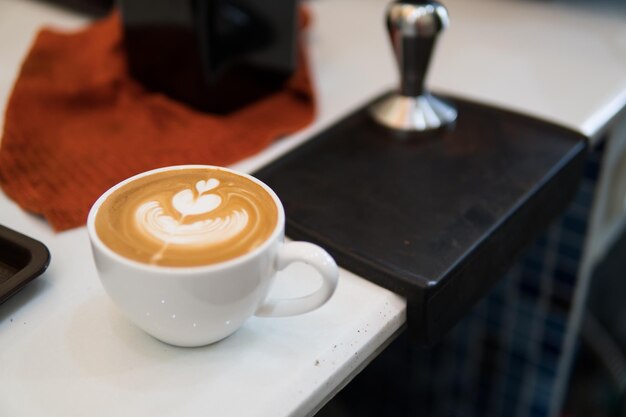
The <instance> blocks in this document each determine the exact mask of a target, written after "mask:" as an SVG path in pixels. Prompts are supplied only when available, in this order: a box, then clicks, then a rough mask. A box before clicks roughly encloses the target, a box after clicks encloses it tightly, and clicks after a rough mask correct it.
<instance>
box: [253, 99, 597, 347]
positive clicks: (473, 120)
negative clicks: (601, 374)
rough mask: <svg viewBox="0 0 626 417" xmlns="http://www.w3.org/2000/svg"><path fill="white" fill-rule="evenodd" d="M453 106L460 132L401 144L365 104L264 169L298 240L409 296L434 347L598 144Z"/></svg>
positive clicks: (543, 125)
mask: <svg viewBox="0 0 626 417" xmlns="http://www.w3.org/2000/svg"><path fill="white" fill-rule="evenodd" d="M448 99H449V100H451V101H452V102H454V104H455V105H456V107H457V109H458V112H459V116H458V119H457V121H456V125H455V126H454V127H453V128H452V129H449V130H446V131H440V132H439V133H437V134H434V135H430V136H428V137H417V138H406V137H405V138H402V137H397V136H396V135H395V133H394V132H393V131H391V130H387V129H385V128H383V127H380V126H378V125H377V124H376V123H375V122H374V121H373V120H372V119H371V117H370V115H369V114H368V111H367V108H366V107H363V108H361V109H359V110H357V111H356V112H354V113H352V114H351V115H349V116H348V117H346V118H344V119H343V120H341V121H339V122H338V123H336V124H334V125H333V126H331V127H330V128H328V129H327V130H325V131H323V132H321V133H320V134H318V135H317V136H315V137H314V138H312V139H311V140H310V141H309V142H307V143H305V144H304V145H303V146H301V147H299V148H297V149H295V150H294V151H292V152H290V153H288V154H287V155H285V156H283V157H282V158H280V159H278V160H276V161H275V162H273V163H272V164H270V165H268V166H266V167H264V168H263V169H261V170H260V171H258V172H256V173H255V175H256V176H257V177H258V178H260V179H261V180H263V181H265V182H266V183H268V184H269V185H270V186H271V187H272V188H273V189H274V190H275V191H276V193H277V194H278V195H279V197H280V198H281V200H282V201H283V203H284V206H285V211H286V214H287V230H286V232H287V235H288V236H289V237H291V238H293V239H298V240H308V241H312V242H315V243H317V244H319V245H321V246H323V247H324V248H326V249H327V250H328V251H329V252H330V253H331V254H332V255H333V256H334V257H335V259H336V260H337V262H338V263H339V265H340V266H342V267H344V268H346V269H348V270H351V271H353V272H355V273H356V274H358V275H360V276H362V277H364V278H366V279H368V280H370V281H372V282H375V283H377V284H379V285H381V286H383V287H385V288H388V289H390V290H392V291H394V292H397V293H398V294H401V295H403V296H405V297H406V299H407V302H408V307H407V313H408V315H407V321H408V328H409V331H410V332H411V334H412V336H413V338H414V339H416V340H417V341H418V342H419V343H421V344H426V345H432V344H434V343H435V342H436V341H437V340H438V339H440V338H441V336H442V335H443V334H444V333H445V332H446V331H447V330H449V329H450V328H451V327H452V326H454V324H455V323H456V322H457V321H459V320H460V319H461V318H462V317H463V316H464V315H465V314H466V313H467V312H468V311H469V310H470V309H471V307H472V306H473V305H474V304H475V303H476V302H477V301H478V300H479V299H480V298H481V297H483V296H484V295H485V294H486V293H487V292H488V291H489V289H490V288H491V287H492V285H493V284H494V283H495V282H496V281H497V280H498V279H499V278H500V277H502V275H503V273H504V272H506V271H507V269H508V268H509V267H511V266H512V264H513V262H514V261H515V259H516V257H517V256H518V255H519V254H520V252H521V251H522V250H523V249H524V248H525V247H526V246H527V245H528V244H530V243H531V242H532V241H533V239H535V238H536V237H538V235H539V234H540V233H541V232H542V231H544V230H545V229H546V227H547V226H548V225H549V223H550V222H551V221H552V220H553V219H555V218H556V217H557V216H558V214H559V213H560V212H561V211H562V210H563V209H564V208H565V207H566V205H567V203H568V202H569V200H570V199H571V198H572V197H573V195H574V193H575V191H576V189H577V186H578V183H579V180H580V178H581V173H582V165H583V162H584V159H585V154H586V147H587V141H586V138H585V137H584V136H582V135H581V134H579V133H576V132H574V131H571V130H568V129H565V128H563V127H560V126H556V125H553V124H550V123H547V122H545V121H541V120H536V119H533V118H530V117H527V116H524V115H520V114H516V113H513V112H509V111H505V110H502V109H497V108H493V107H489V106H485V105H481V104H476V103H472V102H468V101H464V100H460V99H454V98H448Z"/></svg>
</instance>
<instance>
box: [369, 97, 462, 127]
mask: <svg viewBox="0 0 626 417" xmlns="http://www.w3.org/2000/svg"><path fill="white" fill-rule="evenodd" d="M369 110H370V114H371V115H372V117H373V118H374V120H376V121H377V122H378V123H380V124H382V125H384V126H387V127H389V128H391V129H395V130H399V131H405V132H428V131H431V130H435V129H439V128H441V127H444V126H446V125H448V124H451V123H452V122H454V121H455V120H456V117H457V111H456V109H455V108H454V107H453V106H452V105H450V104H448V103H447V102H445V101H444V100H442V99H440V98H438V97H436V96H433V95H432V94H430V93H424V94H421V95H419V96H416V97H408V96H404V95H401V94H398V93H391V94H388V95H386V96H384V97H382V98H381V99H380V100H378V101H376V102H375V103H374V104H372V106H371V107H370V109H369Z"/></svg>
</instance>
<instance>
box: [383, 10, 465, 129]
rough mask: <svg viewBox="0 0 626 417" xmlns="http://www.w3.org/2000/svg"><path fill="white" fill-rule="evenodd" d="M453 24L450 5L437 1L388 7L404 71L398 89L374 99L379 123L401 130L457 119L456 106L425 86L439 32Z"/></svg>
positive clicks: (434, 126)
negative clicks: (448, 7)
mask: <svg viewBox="0 0 626 417" xmlns="http://www.w3.org/2000/svg"><path fill="white" fill-rule="evenodd" d="M448 24H449V18H448V12H447V10H446V8H445V7H444V6H443V5H442V4H440V3H438V2H436V1H423V0H422V1H419V0H399V1H395V2H393V3H391V4H390V5H389V7H388V8H387V29H388V31H389V38H390V40H391V45H392V48H393V52H394V54H395V57H396V60H397V62H398V69H399V71H400V86H399V88H398V90H397V91H395V92H393V93H391V94H389V95H387V96H385V97H383V98H382V99H381V100H379V101H378V102H376V103H374V105H373V106H372V108H371V113H372V116H373V117H374V119H376V120H377V121H378V122H379V123H381V124H383V125H385V126H387V127H390V128H392V129H396V130H401V131H418V132H420V131H429V130H433V129H438V128H440V127H442V126H445V125H447V124H449V123H451V122H453V121H454V120H455V119H456V115H457V113H456V110H455V109H454V108H453V107H452V106H450V105H449V104H448V103H446V102H444V101H442V100H441V99H439V98H437V97H434V96H433V95H432V94H430V93H429V92H428V91H427V89H426V88H425V86H424V81H425V78H426V73H427V71H428V64H429V63H430V58H431V55H432V52H433V49H434V45H435V41H436V40H437V36H438V35H439V33H440V32H441V31H442V30H443V29H445V28H446V27H447V26H448Z"/></svg>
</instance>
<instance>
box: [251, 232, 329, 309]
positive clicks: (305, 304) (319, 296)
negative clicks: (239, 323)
mask: <svg viewBox="0 0 626 417" xmlns="http://www.w3.org/2000/svg"><path fill="white" fill-rule="evenodd" d="M293 262H304V263H305V264H307V265H310V266H312V267H313V268H315V269H316V270H317V271H318V272H319V273H320V275H321V276H322V285H321V287H320V288H318V289H317V290H316V291H314V292H312V293H311V294H308V295H305V296H303V297H297V298H284V299H273V300H267V301H265V302H264V303H263V304H262V305H261V306H260V307H259V308H258V310H257V311H256V313H255V315H256V316H259V317H285V316H295V315H297V314H302V313H306V312H309V311H311V310H315V309H316V308H318V307H320V306H321V305H322V304H324V303H325V302H326V301H328V299H329V298H330V297H331V295H333V293H334V292H335V288H337V280H338V278H339V268H338V267H337V264H336V263H335V260H334V259H333V258H332V257H331V256H330V255H329V254H328V252H326V251H325V250H324V249H322V248H320V247H319V246H317V245H314V244H313V243H308V242H289V243H286V244H284V245H283V247H282V248H281V249H280V251H279V252H278V255H276V258H275V260H274V266H275V267H276V270H278V271H280V270H282V269H285V268H286V267H287V266H288V265H289V264H291V263H293Z"/></svg>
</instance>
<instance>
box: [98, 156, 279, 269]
mask: <svg viewBox="0 0 626 417" xmlns="http://www.w3.org/2000/svg"><path fill="white" fill-rule="evenodd" d="M198 168H200V169H217V170H222V171H226V172H229V173H232V174H235V175H239V176H241V177H244V178H247V179H248V180H250V181H252V182H254V183H255V184H257V185H259V186H261V187H262V188H263V189H264V190H265V191H267V193H268V194H269V195H270V197H272V199H273V200H274V204H275V205H276V209H277V210H278V218H277V220H276V225H275V227H274V230H273V231H272V233H271V234H270V236H269V237H268V238H267V239H265V241H264V242H263V243H262V244H261V245H259V246H257V247H256V248H254V249H253V250H252V251H250V252H247V253H245V254H243V255H240V256H236V257H234V258H232V259H227V260H225V261H221V262H217V263H212V264H208V265H192V266H163V265H151V264H146V263H143V262H139V261H136V260H133V259H130V258H127V257H125V256H123V255H120V254H119V253H117V252H115V251H113V250H112V249H111V248H109V247H108V246H107V245H106V244H104V242H103V241H102V240H101V239H100V236H98V233H97V231H96V217H97V215H98V211H99V209H100V207H101V206H102V204H103V203H104V201H105V200H106V199H107V198H108V197H109V196H110V195H111V194H113V193H114V192H115V191H116V190H118V189H119V188H121V187H123V186H124V185H126V184H128V183H131V182H133V181H135V180H137V179H139V178H143V177H147V176H149V175H152V174H156V173H159V172H165V171H174V170H183V169H198ZM284 224H285V209H284V207H283V205H282V203H281V201H280V199H279V198H278V196H277V195H276V193H275V192H274V190H272V189H271V188H270V187H269V186H268V185H267V184H265V183H264V182H262V181H261V180H259V179H257V178H255V177H253V176H252V175H250V174H246V173H244V172H240V171H236V170H233V169H231V168H226V167H222V166H217V165H202V164H189V165H171V166H165V167H161V168H156V169H151V170H149V171H144V172H141V173H139V174H136V175H133V176H131V177H128V178H126V179H125V180H123V181H120V182H119V183H117V184H115V185H114V186H112V187H111V188H109V189H108V190H106V191H105V192H104V193H103V194H102V195H101V196H100V197H98V199H97V200H96V201H95V202H94V203H93V205H92V206H91V208H90V209H89V215H88V216H87V232H88V234H89V238H90V240H91V242H92V244H93V245H95V246H97V247H98V249H99V250H101V251H102V252H104V253H105V254H106V255H107V256H108V257H110V258H113V259H114V260H116V261H118V262H120V263H122V264H124V265H127V266H130V267H133V268H138V269H142V270H145V271H150V272H157V273H164V274H171V273H176V274H181V273H182V274H195V273H198V272H204V271H217V270H221V269H227V268H230V267H231V266H233V265H237V264H240V263H243V262H245V261H247V260H248V259H251V258H253V257H255V256H257V255H258V254H259V253H260V252H263V251H264V250H266V248H267V247H269V246H270V245H272V244H273V242H274V241H275V240H276V239H278V238H279V237H280V235H281V233H282V230H283V228H284Z"/></svg>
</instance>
